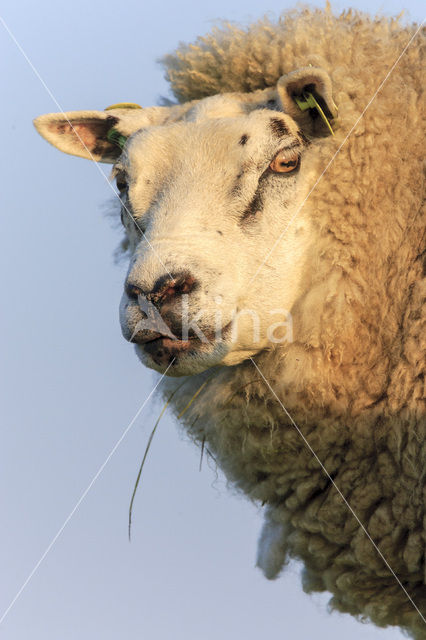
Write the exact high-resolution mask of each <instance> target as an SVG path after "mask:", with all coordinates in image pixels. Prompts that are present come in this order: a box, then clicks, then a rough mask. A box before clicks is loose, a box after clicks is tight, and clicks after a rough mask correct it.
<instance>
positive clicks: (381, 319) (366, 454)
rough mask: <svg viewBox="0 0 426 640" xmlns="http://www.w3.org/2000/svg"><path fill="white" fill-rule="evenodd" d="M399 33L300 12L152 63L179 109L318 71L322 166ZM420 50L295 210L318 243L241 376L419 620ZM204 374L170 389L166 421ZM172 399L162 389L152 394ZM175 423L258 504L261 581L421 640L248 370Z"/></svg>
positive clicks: (401, 65)
mask: <svg viewBox="0 0 426 640" xmlns="http://www.w3.org/2000/svg"><path fill="white" fill-rule="evenodd" d="M415 29H416V25H410V26H406V27H403V26H401V24H400V22H399V21H398V20H388V19H385V18H378V19H372V18H370V17H368V16H366V15H364V14H360V13H356V12H351V11H350V12H345V13H343V14H342V15H340V16H338V17H337V16H335V15H333V14H332V12H331V11H330V10H329V8H327V9H326V10H325V11H322V10H308V9H303V10H298V11H292V12H289V13H286V14H284V15H282V17H281V18H280V19H279V21H278V22H277V23H272V22H270V21H268V20H264V21H262V22H259V23H256V24H253V25H251V26H250V27H248V28H247V29H241V28H238V27H236V26H233V25H224V26H223V27H221V28H217V29H214V30H213V32H212V33H211V34H209V35H207V36H205V37H202V38H199V39H198V40H197V41H196V42H195V44H193V45H189V46H187V45H181V47H180V48H179V49H178V50H177V52H176V53H175V54H173V55H169V56H166V58H165V59H164V63H165V66H166V73H167V77H168V79H169V80H170V82H171V85H172V89H173V91H174V94H175V96H176V97H177V98H178V99H179V100H180V101H186V100H193V99H199V98H203V97H205V96H209V95H214V94H216V93H223V92H231V91H232V92H236V91H242V92H245V91H253V90H256V89H261V88H265V87H272V86H274V85H275V84H276V82H277V81H278V79H279V78H280V77H281V76H282V75H283V74H285V73H288V72H290V71H292V70H293V69H298V68H300V67H306V66H307V65H308V64H312V65H314V66H318V67H322V68H324V69H325V70H326V71H327V72H328V73H329V75H330V77H331V79H332V85H333V95H334V99H335V102H336V103H337V105H338V108H339V128H338V130H337V131H336V137H335V138H331V137H330V138H329V139H327V140H325V141H324V143H323V145H322V146H321V153H322V166H323V167H324V168H325V167H326V166H327V164H328V162H329V160H330V158H331V157H332V155H333V154H334V153H335V151H336V150H337V149H338V147H339V145H340V144H341V143H342V141H343V140H344V138H345V136H346V135H347V134H348V133H349V131H350V129H351V128H352V126H353V125H354V124H355V122H356V121H357V119H358V117H359V116H360V115H361V113H362V112H363V110H364V109H365V108H366V107H367V105H368V103H369V101H370V99H371V98H372V97H373V95H374V93H375V91H376V90H377V88H378V86H379V85H380V83H381V82H382V80H384V78H385V76H386V74H387V73H388V71H389V70H390V69H391V67H392V65H393V64H394V63H395V61H396V60H397V58H398V56H399V55H400V54H401V52H402V51H403V49H404V47H405V46H406V45H407V43H408V42H409V40H410V38H411V37H412V35H413V34H414V32H415ZM424 42H425V38H424V34H422V32H420V33H419V34H418V35H417V36H416V38H415V39H414V40H413V42H412V43H411V44H410V46H409V47H408V49H407V50H406V52H405V53H404V55H403V56H402V58H401V59H400V61H399V62H398V64H397V66H396V67H395V68H394V69H393V71H392V73H391V74H390V76H389V77H388V78H387V80H386V82H385V83H384V85H383V86H382V88H381V89H380V92H379V93H378V95H377V97H376V98H375V100H374V101H373V102H372V104H371V106H369V108H368V110H367V111H366V112H365V114H364V115H363V117H362V119H361V120H360V122H359V123H358V124H357V126H356V127H355V130H354V131H353V132H352V133H351V135H350V137H349V139H348V140H347V141H346V142H345V143H344V145H343V147H342V149H341V151H340V153H339V155H338V156H337V157H336V159H335V161H334V162H333V163H332V165H331V166H330V167H329V168H328V170H327V172H326V174H325V175H324V177H323V179H322V180H321V181H320V182H319V184H318V186H317V187H316V188H315V190H314V191H313V193H312V195H311V196H310V202H309V209H310V211H311V212H312V216H313V221H314V224H315V227H316V230H317V231H318V233H319V235H320V238H321V239H320V242H319V243H318V245H317V246H316V247H315V253H314V254H313V255H312V256H311V266H312V265H314V266H315V268H313V269H311V271H310V278H311V280H310V285H309V286H308V287H306V293H305V294H304V295H303V296H302V297H301V299H299V300H298V302H297V304H296V307H295V308H294V309H293V310H292V313H293V316H294V318H295V320H294V326H295V341H294V342H293V343H292V344H291V345H289V346H286V347H283V346H282V345H275V346H274V347H271V349H270V350H268V351H264V352H262V353H260V354H259V355H258V356H256V358H255V360H256V363H257V364H258V366H259V367H260V370H261V371H262V373H263V374H264V375H265V377H266V378H267V379H268V381H269V382H270V385H271V387H272V388H273V389H274V391H275V392H276V394H277V395H278V396H279V398H280V400H281V401H282V403H283V404H284V406H285V407H286V408H287V410H288V411H289V412H290V414H291V416H292V417H293V419H294V420H295V421H296V423H297V424H298V426H299V428H300V429H301V431H302V432H303V434H304V436H305V437H306V439H307V440H308V442H309V444H310V445H311V447H312V448H313V449H314V451H315V452H316V454H317V455H318V457H319V459H320V460H321V461H322V463H323V464H324V465H325V468H326V469H327V471H328V472H329V473H330V474H331V476H332V477H333V479H334V481H335V482H336V484H337V486H338V487H339V489H340V490H341V492H342V493H343V495H344V496H345V498H346V499H347V500H348V502H349V503H350V505H351V507H352V508H353V510H354V511H355V513H356V514H357V516H358V517H359V519H360V520H361V522H362V523H363V524H364V525H365V526H366V527H367V529H368V532H369V534H370V535H371V537H372V538H373V540H374V542H375V543H376V544H377V545H378V547H379V548H380V550H381V552H382V553H383V555H384V556H385V558H386V559H387V561H388V562H389V564H390V566H391V567H392V569H393V570H394V571H395V573H396V574H397V575H398V577H399V579H400V580H401V582H402V583H403V584H404V586H405V588H406V589H407V591H408V592H409V594H410V596H411V597H412V599H413V600H414V602H415V603H416V605H417V607H418V608H419V609H420V610H421V611H422V613H423V615H424V616H425V617H426V585H425V581H426V576H425V538H426V518H425V483H424V476H425V471H424V470H425V465H426V437H425V435H426V433H425V432H426V416H425V380H424V369H425V353H426V336H425V307H424V298H425V291H426V286H425V279H424V277H423V276H424V272H423V269H424V264H425V217H424V207H423V203H424V182H423V173H422V158H423V152H424V122H425V114H424V100H423V85H424V63H423V59H424V58H422V55H421V54H422V52H424ZM207 375H210V376H211V371H210V372H206V373H204V374H200V375H197V376H192V377H191V378H190V379H189V378H188V381H187V384H186V385H185V386H184V387H183V389H182V390H181V392H180V393H179V394H178V396H175V398H174V400H173V402H174V403H175V408H176V412H179V411H181V410H182V409H183V408H184V407H185V405H186V403H187V402H188V401H189V399H190V397H191V396H192V394H193V393H194V391H195V390H196V389H197V388H198V387H199V386H200V385H201V383H202V381H203V380H204V379H205V378H206V377H207ZM178 383H179V384H180V383H181V380H178V381H176V380H175V379H170V380H169V381H168V391H167V392H166V395H167V393H169V391H170V390H171V389H173V388H175V386H176V385H177V384H178ZM184 420H185V424H186V427H187V429H188V431H189V433H190V434H191V436H192V437H193V438H194V439H195V440H196V441H197V442H199V443H200V442H202V441H203V440H205V442H206V446H207V447H208V449H209V450H210V451H211V453H212V454H213V455H214V457H215V460H216V461H217V462H218V464H219V466H220V467H221V468H222V469H223V470H224V472H225V473H226V475H227V477H228V478H229V480H230V481H231V482H232V483H233V484H234V485H235V486H236V487H237V488H238V489H240V490H241V491H243V492H244V493H245V494H246V495H248V496H249V497H250V498H251V499H253V500H255V501H261V502H264V503H265V505H267V506H266V523H265V527H264V531H263V534H262V537H261V541H260V550H259V564H260V565H261V566H262V568H263V570H264V572H265V574H266V575H267V576H268V577H270V578H274V577H275V576H277V575H278V574H279V572H280V571H281V569H282V567H283V566H284V565H285V563H286V561H287V560H288V559H289V558H290V557H295V558H299V559H301V560H302V561H303V563H304V567H305V569H304V573H303V586H304V589H305V590H306V591H307V592H310V591H323V590H329V591H330V592H331V593H332V594H333V597H332V599H331V602H330V604H331V607H332V608H334V609H337V610H339V611H342V612H349V613H351V614H354V615H356V616H358V617H360V618H362V619H369V620H371V621H373V622H374V623H376V624H377V625H379V626H386V625H400V626H401V627H403V628H404V629H406V630H408V631H409V632H410V633H411V634H412V636H413V637H414V638H418V639H420V638H426V625H425V624H424V622H423V621H422V619H421V617H420V616H419V614H418V612H417V611H416V610H415V608H414V607H413V605H412V603H411V602H410V601H409V600H408V598H407V596H406V595H405V594H404V592H403V590H402V589H401V587H400V586H399V585H398V583H397V581H396V580H395V578H394V577H393V576H392V575H391V573H390V571H389V569H388V568H387V567H386V565H385V563H384V562H383V560H382V559H381V558H380V556H379V554H378V553H377V551H376V549H375V548H374V546H373V545H372V543H371V541H370V540H369V539H368V538H367V536H366V534H365V533H364V531H363V530H362V529H361V528H360V526H359V524H358V522H357V521H356V519H355V518H354V517H353V515H351V513H350V511H349V509H348V507H347V506H346V505H345V504H344V503H343V501H342V498H341V497H340V496H339V494H338V493H337V491H336V489H335V488H334V487H333V486H332V484H331V482H330V480H329V479H328V478H327V477H326V475H325V474H324V472H323V471H322V470H321V468H320V466H319V464H318V462H317V461H316V459H315V458H314V456H313V455H312V453H311V451H310V450H309V449H308V447H307V446H306V444H305V443H304V442H303V440H302V438H301V436H300V435H299V434H298V433H297V431H296V429H295V428H294V426H293V425H292V424H291V423H290V421H289V420H288V418H287V417H286V415H285V413H284V411H283V409H282V408H281V407H280V405H279V403H278V402H277V400H276V399H275V398H274V397H273V395H272V394H271V391H270V390H269V389H268V387H267V386H266V385H265V383H264V382H263V381H262V380H261V379H260V375H259V374H258V372H257V371H256V369H255V367H254V366H253V364H252V362H250V361H249V360H248V361H245V362H243V363H241V364H239V365H237V366H234V367H220V368H218V369H217V371H216V372H215V374H214V375H213V376H212V377H211V378H210V380H209V382H208V384H207V385H206V387H205V388H204V389H203V391H202V393H201V394H200V395H199V397H198V398H197V400H196V402H194V403H193V404H192V406H191V407H190V409H189V410H188V412H187V413H186V414H185V417H184ZM194 421H195V423H194ZM285 606H286V604H285V602H283V609H285Z"/></svg>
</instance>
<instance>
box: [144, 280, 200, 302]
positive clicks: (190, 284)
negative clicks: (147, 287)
mask: <svg viewBox="0 0 426 640" xmlns="http://www.w3.org/2000/svg"><path fill="white" fill-rule="evenodd" d="M196 284H197V283H196V280H195V278H194V277H193V276H191V275H190V274H188V273H183V274H176V275H172V278H171V279H168V280H167V281H166V282H163V283H162V286H161V287H160V288H159V287H157V290H158V289H159V290H158V296H159V298H160V300H161V301H162V302H165V301H166V300H170V299H172V298H175V297H176V296H179V295H183V294H188V293H191V291H192V290H193V289H194V288H195V286H196ZM154 290H155V287H154Z"/></svg>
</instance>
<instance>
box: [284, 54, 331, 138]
mask: <svg viewBox="0 0 426 640" xmlns="http://www.w3.org/2000/svg"><path fill="white" fill-rule="evenodd" d="M277 92H278V96H279V98H280V101H281V106H282V108H283V111H285V113H288V114H289V115H290V116H291V117H292V118H293V119H294V120H296V122H297V123H298V124H299V125H300V126H301V128H302V130H303V131H304V133H307V134H308V135H311V136H324V135H329V134H332V133H333V120H334V119H335V118H336V117H337V107H336V105H335V104H334V102H333V98H332V93H331V80H330V76H329V75H328V73H327V72H326V71H324V69H320V68H318V67H304V68H303V69H298V70H297V71H292V72H291V73H288V74H287V75H285V76H282V77H281V78H280V79H279V80H278V84H277Z"/></svg>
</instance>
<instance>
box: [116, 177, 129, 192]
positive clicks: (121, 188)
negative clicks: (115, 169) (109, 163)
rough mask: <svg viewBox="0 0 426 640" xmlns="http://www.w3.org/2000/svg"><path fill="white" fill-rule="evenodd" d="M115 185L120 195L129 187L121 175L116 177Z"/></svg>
mask: <svg viewBox="0 0 426 640" xmlns="http://www.w3.org/2000/svg"><path fill="white" fill-rule="evenodd" d="M116 184H117V189H118V190H119V192H120V194H122V193H124V192H125V191H126V190H127V188H128V186H129V185H128V182H127V180H126V178H125V177H124V176H123V175H118V176H117V178H116Z"/></svg>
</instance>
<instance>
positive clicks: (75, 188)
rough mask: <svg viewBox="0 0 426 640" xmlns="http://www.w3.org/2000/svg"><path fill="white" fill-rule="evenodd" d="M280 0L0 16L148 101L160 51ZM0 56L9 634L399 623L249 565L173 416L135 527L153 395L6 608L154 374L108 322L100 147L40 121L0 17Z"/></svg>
mask: <svg viewBox="0 0 426 640" xmlns="http://www.w3.org/2000/svg"><path fill="white" fill-rule="evenodd" d="M315 4H317V3H315ZM318 4H319V5H322V3H318ZM289 6H292V5H290V4H286V3H285V2H284V3H281V4H280V5H279V6H278V7H276V8H275V7H274V8H275V10H276V12H279V11H281V10H283V9H285V8H286V7H289ZM334 6H335V7H336V8H338V9H340V8H344V7H347V6H349V5H347V4H346V3H343V2H338V3H335V4H334ZM352 6H356V7H358V8H363V9H369V10H370V11H373V12H375V11H380V10H383V9H384V7H385V6H386V13H388V14H392V13H399V12H400V11H401V9H403V8H407V9H408V10H409V12H410V15H411V17H412V19H414V20H421V19H422V18H423V15H422V8H421V3H420V2H419V1H416V0H410V1H409V2H406V3H405V4H404V5H402V4H400V2H396V1H395V0H392V1H391V2H387V3H386V5H385V4H384V3H382V2H376V1H375V0H372V1H370V2H365V1H363V2H356V4H354V5H352ZM272 8H273V7H272V5H265V4H262V5H261V4H260V3H259V2H254V1H253V0H246V1H244V2H243V1H242V0H227V1H225V0H217V1H216V2H215V3H214V5H213V4H206V3H200V2H195V1H184V2H180V3H176V2H172V1H171V0H164V1H163V2H161V3H144V2H135V1H133V0H132V1H129V0H123V1H122V2H121V3H120V4H119V5H117V4H116V5H113V4H112V3H105V2H100V1H99V0H95V1H93V2H91V3H90V4H89V3H87V2H83V0H74V2H73V3H68V4H65V5H58V4H57V3H54V2H50V1H49V2H47V1H45V0H41V2H39V3H33V2H29V1H28V0H25V1H21V2H19V3H12V2H10V1H9V2H7V1H6V2H5V3H3V5H2V14H1V15H2V17H3V19H4V20H5V22H6V23H7V25H8V27H9V28H10V29H11V31H12V32H13V34H14V35H15V37H16V39H17V41H18V42H19V44H20V45H21V46H22V47H23V49H24V50H25V52H26V54H27V56H28V58H29V59H30V60H31V62H32V64H33V65H34V67H35V68H36V69H37V71H38V72H39V74H40V75H41V77H42V78H43V80H44V82H45V83H46V85H47V87H48V88H49V89H50V91H51V92H52V94H53V95H54V96H55V98H56V100H57V101H58V103H59V104H60V105H61V107H62V108H63V109H65V110H71V109H83V108H100V109H101V108H104V107H105V106H107V105H109V104H111V103H115V102H119V101H132V102H137V103H139V104H142V105H146V106H147V105H151V104H155V103H156V102H157V101H158V99H159V96H161V95H167V93H168V89H167V85H166V83H165V81H164V79H163V73H162V70H161V68H160V67H159V66H158V64H156V60H157V59H158V58H159V57H160V56H161V55H163V54H164V53H167V52H169V51H172V50H173V49H174V48H175V46H176V45H177V44H178V42H179V41H191V40H193V39H194V38H195V37H196V36H197V35H201V34H203V33H205V32H206V31H208V30H209V29H210V28H211V26H212V24H213V23H214V21H215V20H217V19H221V18H227V19H230V20H238V21H243V22H249V21H250V20H251V19H255V18H257V17H260V16H261V15H262V14H263V13H264V12H265V11H268V10H272ZM272 14H274V13H273V12H272ZM275 15H276V14H275ZM0 66H1V73H2V75H1V77H2V78H3V83H2V85H3V86H2V89H3V91H2V100H1V111H2V123H3V124H2V144H3V154H2V159H3V160H2V165H3V170H2V174H3V188H2V190H1V199H2V204H1V211H2V233H1V239H0V242H1V248H0V261H1V268H0V279H1V287H2V289H1V290H2V299H3V305H2V313H1V316H0V341H1V354H2V359H1V365H0V375H1V390H2V403H1V418H2V420H1V424H2V437H1V448H0V475H1V480H0V504H1V520H0V540H1V544H0V575H1V580H0V620H1V621H0V636H1V638H2V639H3V638H4V639H5V640H22V639H23V638H31V640H41V639H43V640H59V639H60V640H71V639H72V640H75V639H78V640H89V639H90V640H94V639H97V638H102V640H113V639H114V640H116V639H117V638H128V639H133V638H149V640H169V639H170V640H181V639H182V640H183V639H185V640H188V639H192V638H194V639H195V638H197V639H202V640H213V639H215V640H216V639H217V638H221V640H231V639H232V640H235V639H240V638H244V639H245V640H254V639H256V640H258V638H259V637H262V638H292V640H293V639H294V640H299V639H301V640H305V639H310V638H327V640H331V639H333V638H336V639H337V638H341V637H342V635H344V636H345V638H346V640H351V639H352V638H353V639H355V638H356V639H357V640H358V639H360V638H362V639H370V638H371V639H372V640H373V638H374V639H377V640H378V639H380V638H383V640H385V639H386V638H388V639H391V638H400V637H402V635H401V634H400V633H399V632H398V631H394V630H390V631H389V630H387V631H381V630H378V629H375V628H373V627H371V626H369V625H361V624H360V623H358V622H356V621H355V620H353V619H351V618H349V617H348V616H341V615H337V614H333V615H329V614H328V613H327V612H326V606H325V605H326V601H327V597H326V596H325V595H316V596H314V597H310V596H307V595H305V594H304V593H303V592H302V589H301V586H300V578H299V572H300V567H299V566H298V565H296V564H295V565H291V566H290V567H288V569H287V571H286V573H285V575H284V576H283V577H282V578H281V579H279V580H277V581H275V582H268V581H267V580H265V579H264V578H263V576H262V575H261V573H260V572H259V571H258V570H257V569H256V568H255V566H254V564H255V553H256V541H257V537H258V533H259V530H260V526H261V510H260V509H259V510H258V509H257V508H256V507H255V506H253V505H251V504H249V503H248V502H247V501H246V500H245V499H244V498H243V497H242V496H238V495H235V494H234V493H233V492H232V490H230V489H229V488H227V487H226V482H225V480H224V478H223V476H222V474H221V473H220V472H216V470H215V469H214V468H209V466H208V465H207V464H204V466H203V469H202V471H201V472H199V470H198V467H199V451H198V450H197V449H196V448H195V447H194V446H193V445H191V444H190V443H188V442H187V441H186V440H185V437H184V436H183V434H181V433H180V432H179V429H178V427H177V425H176V424H175V423H174V422H173V421H172V420H171V418H170V417H168V416H167V415H166V417H165V419H164V420H163V422H162V423H161V424H160V427H159V429H158V431H157V435H156V437H155V440H154V443H153V446H152V449H151V452H150V455H149V458H148V461H147V464H146V467H145V471H144V476H143V480H142V484H141V486H140V490H139V493H138V495H137V498H136V503H135V511H134V519H133V539H132V543H131V544H129V542H128V539H127V510H128V502H129V498H130V495H131V491H132V488H133V483H134V479H135V476H136V473H137V470H138V466H139V463H140V460H141V458H142V455H143V451H144V448H145V445H146V442H147V438H148V436H149V433H150V430H151V428H152V426H153V424H154V422H155V418H156V416H157V415H158V412H159V411H160V407H159V405H158V403H157V402H156V401H155V400H153V401H150V402H149V403H148V404H147V405H146V406H145V408H144V409H143V411H142V412H141V414H140V416H139V418H138V419H137V421H136V422H135V424H134V426H133V427H132V428H131V429H130V430H129V432H128V434H127V435H126V437H125V438H124V440H123V441H122V443H121V444H120V446H119V447H118V448H117V450H116V451H115V453H114V455H113V456H112V457H111V459H110V461H109V462H108V464H107V465H106V466H105V468H104V469H103V471H102V473H101V474H100V475H99V477H98V478H97V480H96V482H95V483H94V484H93V486H92V487H91V489H90V491H89V492H88V493H87V495H86V497H85V498H84V500H83V501H82V502H81V504H80V506H79V508H78V509H77V510H76V511H75V513H74V514H73V516H72V518H71V519H70V520H69V522H68V523H67V525H66V527H65V528H64V529H63V531H62V533H61V534H60V536H59V537H58V538H57V540H56V542H55V544H54V545H53V546H52V548H51V549H50V551H49V552H48V553H47V555H46V556H45V558H44V559H43V561H42V563H41V564H40V566H39V567H38V569H37V570H36V572H35V573H34V575H33V576H32V577H31V579H30V580H29V581H28V583H27V584H26V586H25V589H24V590H23V591H22V593H21V594H20V595H19V597H18V598H17V599H16V601H15V603H14V605H13V606H12V607H11V608H10V610H9V612H8V613H7V615H6V616H5V617H4V612H5V611H6V610H7V609H8V607H9V605H10V603H11V602H12V601H13V599H14V598H15V596H16V595H17V594H18V593H19V591H20V589H21V588H22V586H23V585H24V584H25V582H26V580H27V578H28V576H29V575H30V574H31V572H32V571H33V569H34V567H36V565H37V563H38V561H39V560H40V558H41V557H42V556H43V554H44V553H45V551H46V549H47V548H48V546H49V544H50V543H51V541H52V540H53V539H54V538H55V536H56V534H57V533H58V531H60V529H61V527H62V525H63V523H64V522H65V521H66V519H67V518H68V516H69V515H70V513H71V512H72V510H73V508H74V506H75V505H76V503H77V502H78V501H79V499H80V497H81V496H82V494H83V493H84V492H85V490H86V489H87V487H88V486H89V484H90V483H91V481H92V479H93V478H94V476H95V474H96V473H97V471H98V469H99V468H100V467H101V465H102V464H103V463H104V461H105V459H106V458H107V456H108V455H109V453H110V452H111V451H112V449H113V448H114V446H115V445H116V443H117V441H118V440H119V438H120V437H121V435H122V434H123V432H124V431H125V429H126V427H127V426H128V424H129V423H130V421H131V420H132V418H133V416H134V415H135V413H136V412H137V410H138V409H139V407H140V406H141V404H142V402H143V401H144V400H145V398H146V397H147V395H148V394H149V392H150V390H151V389H152V387H153V385H154V381H155V379H154V376H153V374H152V373H151V372H149V371H147V370H145V369H144V368H143V367H142V366H141V365H140V363H139V361H138V360H137V358H136V356H135V355H134V353H133V349H132V347H131V346H130V345H128V344H127V343H126V342H125V341H124V340H123V339H122V337H121V333H120V328H119V322H118V303H119V299H120V296H121V289H122V282H123V277H124V265H122V266H116V265H114V263H113V259H112V254H113V250H114V248H115V247H116V245H117V243H118V241H119V237H120V233H119V232H118V231H117V230H115V229H113V228H112V227H111V225H110V223H109V222H108V220H106V219H105V216H104V213H103V208H104V204H105V202H106V201H107V200H108V199H109V198H110V195H111V192H110V190H109V188H108V185H107V184H106V182H105V180H104V179H103V178H102V175H101V174H100V173H99V171H98V169H97V167H96V166H95V165H93V164H91V163H90V162H86V161H83V160H81V159H76V158H72V157H70V156H66V155H63V154H60V153H59V152H58V151H56V150H55V149H53V148H52V147H50V146H49V145H47V144H46V143H45V142H44V141H43V140H42V139H41V138H40V137H38V136H37V134H36V132H35V130H34V129H33V127H32V124H31V121H32V118H33V117H34V116H36V115H39V114H41V113H44V112H50V111H57V110H58V109H57V107H56V105H55V104H54V103H53V101H52V98H51V97H50V95H49V94H48V92H47V91H46V88H45V87H43V85H42V83H41V82H40V80H39V79H38V78H37V77H36V75H35V74H34V71H33V70H32V69H31V67H30V65H29V64H28V62H27V61H26V60H25V58H24V56H23V55H22V53H21V52H20V51H19V50H18V48H17V46H16V44H15V43H14V42H13V41H12V39H11V38H10V36H9V35H8V34H7V32H6V30H5V29H4V28H3V27H2V25H0ZM378 80H379V79H378ZM104 170H105V172H106V173H108V167H106V168H104Z"/></svg>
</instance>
